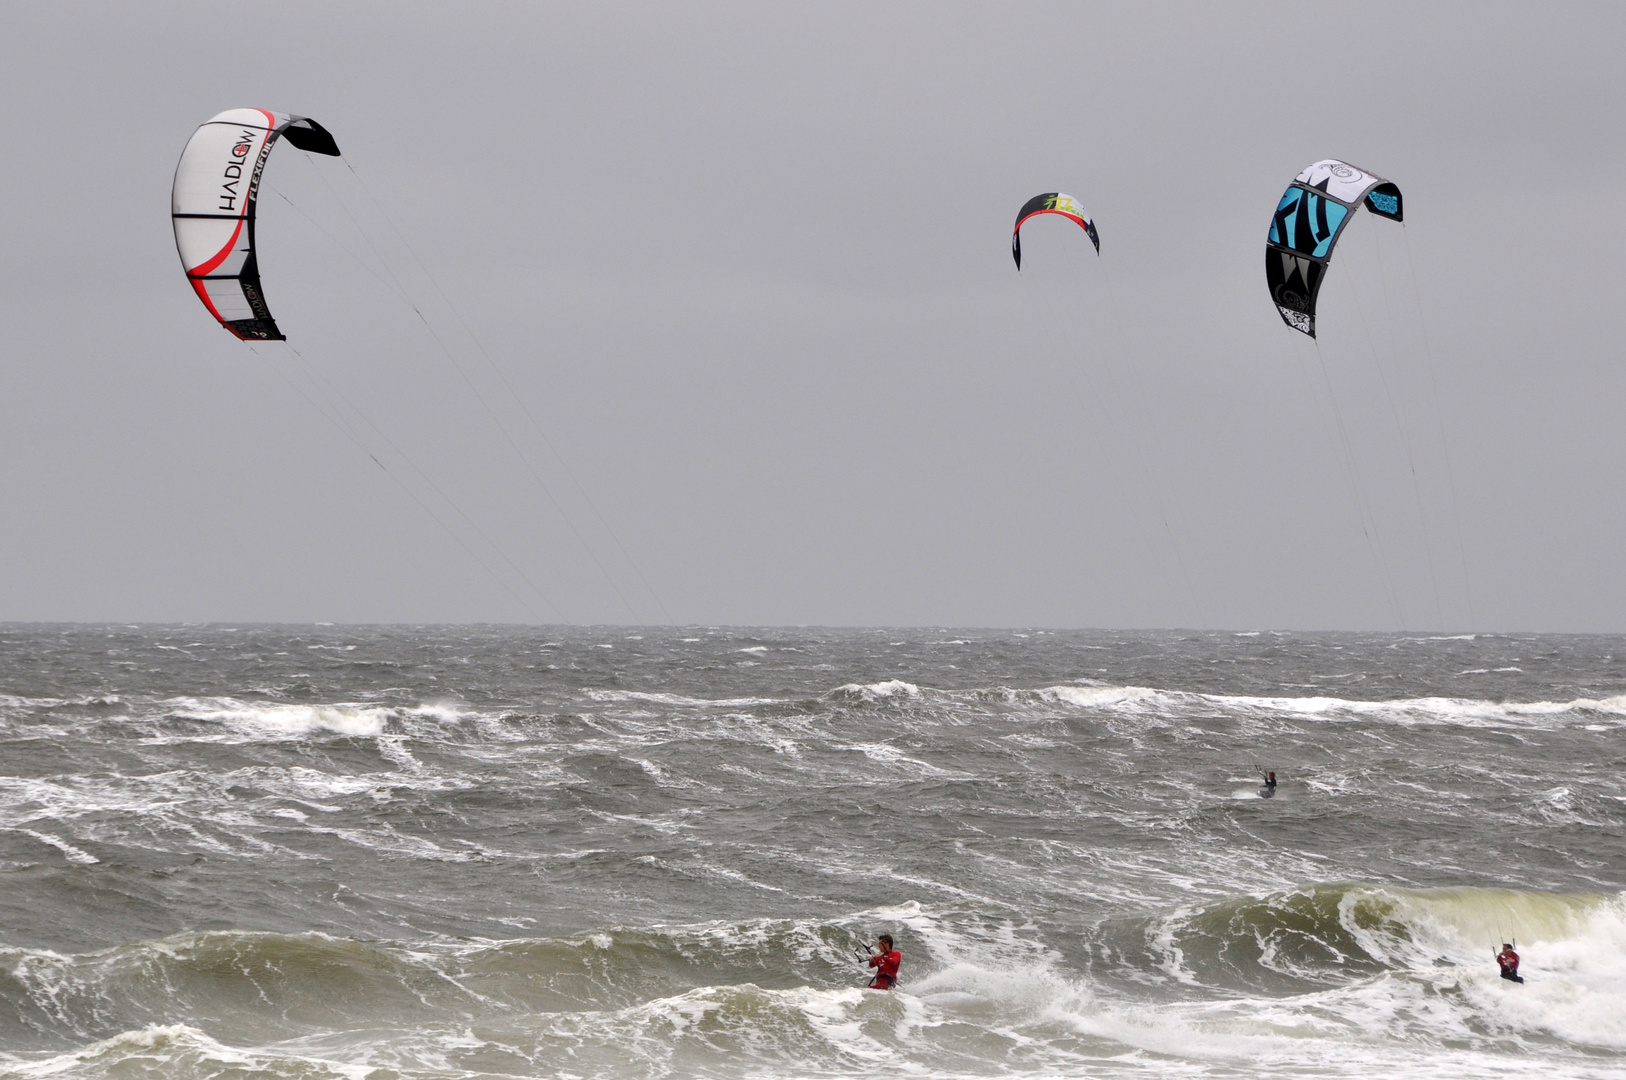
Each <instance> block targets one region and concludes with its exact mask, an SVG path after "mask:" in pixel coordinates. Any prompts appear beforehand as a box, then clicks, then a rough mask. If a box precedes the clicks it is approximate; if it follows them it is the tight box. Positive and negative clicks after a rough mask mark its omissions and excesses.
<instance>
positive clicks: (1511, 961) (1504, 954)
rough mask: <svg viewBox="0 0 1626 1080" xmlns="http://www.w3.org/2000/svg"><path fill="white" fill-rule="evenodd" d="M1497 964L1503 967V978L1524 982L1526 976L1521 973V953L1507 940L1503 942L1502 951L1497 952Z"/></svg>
mask: <svg viewBox="0 0 1626 1080" xmlns="http://www.w3.org/2000/svg"><path fill="white" fill-rule="evenodd" d="M1496 965H1497V966H1498V967H1500V968H1501V969H1502V978H1504V979H1506V980H1508V981H1509V982H1516V983H1522V982H1524V978H1523V977H1522V976H1520V974H1519V954H1518V953H1516V952H1514V951H1513V946H1512V945H1509V944H1508V943H1507V942H1505V941H1504V942H1503V943H1502V951H1501V952H1499V953H1497V954H1496Z"/></svg>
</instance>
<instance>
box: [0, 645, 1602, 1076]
mask: <svg viewBox="0 0 1626 1080" xmlns="http://www.w3.org/2000/svg"><path fill="white" fill-rule="evenodd" d="M1263 768H1271V769H1275V770H1276V771H1277V773H1278V775H1279V777H1280V780H1281V787H1280V790H1279V793H1278V794H1277V796H1276V797H1275V798H1273V799H1270V800H1264V799H1260V798H1259V797H1258V794H1257V788H1258V779H1257V771H1258V770H1260V769H1263ZM1623 770H1626V638H1613V637H1519V636H1498V635H1481V636H1461V637H1424V636H1409V637H1408V636H1393V635H1330V634H1271V633H1261V634H1255V635H1238V634H1192V633H1174V632H1169V633H1111V632H1041V631H1027V632H1011V631H987V632H969V631H941V630H882V631H869V630H862V631H823V630H741V629H715V628H713V629H707V628H690V629H686V630H670V629H660V630H654V629H650V630H638V629H516V628H497V627H490V628H446V627H391V628H355V627H256V626H240V627H227V626H208V627H172V626H171V627H125V626H20V625H10V626H0V1077H46V1076H51V1077H136V1076H165V1077H180V1078H192V1077H227V1076H230V1077H234V1078H236V1077H260V1076H264V1077H341V1076H342V1077H351V1078H361V1077H374V1078H378V1080H384V1078H386V1077H437V1078H439V1077H472V1076H558V1077H597V1076H603V1077H612V1076H613V1077H665V1076H678V1077H681V1076H722V1077H803V1076H808V1077H835V1076H854V1075H872V1074H875V1073H878V1072H889V1073H892V1074H898V1075H910V1076H922V1077H971V1076H995V1075H999V1076H1005V1075H1010V1076H1026V1075H1033V1076H1142V1075H1158V1076H1164V1075H1169V1076H1203V1077H1208V1076H1241V1075H1247V1076H1259V1075H1271V1076H1274V1075H1281V1076H1289V1075H1291V1076H1295V1077H1298V1076H1305V1075H1315V1076H1332V1077H1340V1076H1351V1077H1354V1076H1361V1077H1368V1076H1371V1075H1375V1074H1388V1075H1405V1076H1453V1077H1458V1076H1470V1075H1471V1076H1499V1075H1513V1074H1518V1075H1520V1076H1524V1075H1527V1074H1529V1073H1531V1072H1532V1071H1539V1073H1540V1074H1541V1075H1542V1076H1544V1077H1620V1076H1621V1075H1623V1074H1626V893H1623V890H1626V843H1623V840H1626V772H1623ZM883 931H885V932H890V933H892V934H893V935H894V936H895V937H896V938H897V940H898V946H899V948H900V949H901V950H902V952H903V954H904V957H905V959H904V965H903V980H902V984H901V986H900V988H899V990H898V991H897V992H895V993H891V994H885V993H877V992H866V991H864V990H862V989H860V987H861V986H862V984H863V982H864V978H863V976H862V974H861V972H860V968H859V965H858V963H857V962H856V959H855V958H854V955H853V952H852V950H853V948H854V946H855V945H857V944H858V943H859V942H860V941H861V940H865V939H872V938H873V935H874V934H875V933H878V932H883ZM1514 935H1516V936H1517V938H1518V944H1519V948H1520V951H1521V953H1522V954H1523V956H1524V973H1525V974H1526V976H1527V980H1528V981H1527V982H1526V984H1525V985H1524V986H1512V985H1509V984H1506V983H1503V982H1502V981H1501V980H1499V979H1498V978H1497V977H1496V969H1495V967H1494V965H1493V964H1492V963H1491V960H1490V953H1491V950H1492V947H1493V945H1494V944H1496V943H1498V942H1499V941H1502V940H1507V939H1509V938H1511V937H1512V936H1514Z"/></svg>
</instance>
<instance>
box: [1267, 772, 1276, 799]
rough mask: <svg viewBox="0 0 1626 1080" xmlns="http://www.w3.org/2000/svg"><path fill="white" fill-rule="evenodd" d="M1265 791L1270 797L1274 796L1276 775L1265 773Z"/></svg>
mask: <svg viewBox="0 0 1626 1080" xmlns="http://www.w3.org/2000/svg"><path fill="white" fill-rule="evenodd" d="M1265 789H1266V790H1267V791H1269V792H1270V793H1271V794H1272V795H1274V794H1276V774H1275V773H1274V772H1266V773H1265Z"/></svg>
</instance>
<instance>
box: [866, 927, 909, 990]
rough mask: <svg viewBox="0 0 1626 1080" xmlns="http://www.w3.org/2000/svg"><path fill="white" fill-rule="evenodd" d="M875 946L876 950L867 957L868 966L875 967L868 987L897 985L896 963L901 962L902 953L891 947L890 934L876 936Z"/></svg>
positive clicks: (879, 987) (881, 987) (885, 988)
mask: <svg viewBox="0 0 1626 1080" xmlns="http://www.w3.org/2000/svg"><path fill="white" fill-rule="evenodd" d="M875 948H876V950H877V952H876V953H875V955H873V956H871V957H870V958H869V966H870V967H872V968H874V969H875V978H873V979H871V980H870V984H869V989H871V990H890V989H892V988H893V987H894V986H896V985H898V965H899V964H901V963H903V954H902V953H900V952H899V951H898V950H896V949H894V948H893V947H892V935H891V934H882V935H881V936H880V937H878V938H876V939H875Z"/></svg>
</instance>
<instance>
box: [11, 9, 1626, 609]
mask: <svg viewBox="0 0 1626 1080" xmlns="http://www.w3.org/2000/svg"><path fill="white" fill-rule="evenodd" d="M1623 28H1626V12H1623V11H1622V9H1621V8H1619V7H1618V6H1615V5H1595V6H1583V5H1567V6H1566V5H1545V6H1542V7H1540V8H1534V7H1501V6H1490V5H1483V4H1473V5H1435V6H1429V7H1423V8H1419V7H1417V6H1414V5H1358V6H1356V5H1347V6H1331V5H1326V6H1320V5H1318V6H1310V7H1307V6H1304V5H1301V4H1282V5H1252V6H1248V7H1246V8H1243V9H1241V10H1227V9H1224V8H1220V7H1218V6H1211V5H1200V4H1197V5H1161V6H1158V5H1146V4H1135V5H1126V6H1121V7H1099V8H1083V7H1079V6H1073V5H1059V6H1017V5H999V6H992V5H990V6H964V7H963V6H945V5H935V4H934V5H879V6H878V5H869V4H864V5H852V6H836V5H829V4H820V5H807V6H800V7H784V6H772V7H769V6H764V5H721V4H712V5H689V6H672V5H650V6H616V5H581V6H574V7H543V6H535V5H514V6H506V5H503V6H492V5H488V6H471V5H458V6H444V7H443V6H406V5H398V4H388V5H378V6H364V5H332V4H312V5H279V4H265V5H254V6H235V5H234V6H223V5H196V6H187V5H178V4H150V5H140V6H134V5H132V6H121V7H114V6H75V5H68V4H52V5H32V6H24V5H20V4H11V5H7V6H5V7H4V8H3V9H0V88H3V92H4V100H5V102H6V106H7V107H6V110H5V145H6V151H5V154H4V158H3V162H4V164H3V166H0V201H3V204H4V206H5V207H6V209H5V212H4V214H3V215H0V230H3V231H0V355H3V357H4V392H3V394H0V499H3V504H4V511H3V514H0V618H3V619H30V620H31V619H47V620H49V619H65V620H87V619H88V620H94V619H120V620H137V619H140V620H318V619H327V620H337V621H401V620H407V621H462V620H494V621H502V620H526V619H532V618H537V619H544V620H555V619H563V620H568V621H595V622H635V621H665V620H667V619H673V620H678V621H683V622H690V621H695V622H737V623H740V622H747V623H832V624H856V623H895V624H919V623H950V624H979V625H987V624H1049V625H1069V626H1077V625H1107V626H1167V625H1182V626H1194V625H1206V626H1213V627H1253V626H1273V627H1302V628H1319V627H1332V628H1364V627H1378V628H1385V627H1387V628H1399V627H1402V626H1404V627H1407V628H1412V629H1417V628H1440V629H1447V628H1449V629H1496V628H1517V629H1527V630H1560V629H1562V630H1621V629H1626V620H1623V615H1622V612H1626V572H1623V570H1622V564H1621V558H1620V546H1621V538H1622V536H1626V511H1623V498H1622V494H1621V492H1622V490H1623V486H1626V485H1623V480H1626V433H1623V431H1622V428H1621V425H1620V424H1619V423H1618V420H1617V418H1618V416H1619V414H1620V411H1621V408H1620V403H1621V402H1622V401H1623V400H1626V375H1623V374H1622V364H1621V359H1622V355H1621V354H1622V344H1623V342H1626V333H1623V331H1626V309H1623V306H1622V305H1621V303H1620V300H1619V298H1620V296H1621V292H1622V284H1623V283H1626V273H1623V271H1626V267H1623V265H1622V254H1621V253H1622V248H1623V244H1622V241H1623V239H1626V196H1623V191H1622V182H1621V181H1622V176H1623V175H1626V173H1623V168H1622V166H1623V161H1622V158H1623V154H1626V149H1623V147H1626V140H1623V139H1622V134H1623V132H1622V127H1623V122H1622V119H1621V110H1620V105H1621V102H1622V100H1623V99H1626V95H1623V93H1622V90H1623V85H1622V83H1623V75H1622V65H1621V64H1620V62H1619V57H1620V55H1621V47H1622V45H1623V43H1626V41H1623V39H1626V34H1623ZM236 106H258V107H264V108H273V109H280V110H285V111H291V112H296V113H302V114H307V115H310V116H313V117H315V118H316V119H318V120H319V121H321V122H322V123H323V124H324V125H326V126H327V127H328V128H329V129H330V130H332V131H333V132H334V134H335V135H336V136H337V139H338V142H339V145H340V147H341V149H342V150H343V151H344V153H345V157H344V158H343V159H341V160H340V161H329V160H321V161H318V162H317V163H315V165H313V164H312V163H311V162H308V161H306V160H304V155H302V154H300V153H298V152H297V151H294V150H293V149H292V148H290V147H288V146H281V147H279V148H278V150H277V151H276V152H274V153H273V155H272V158H271V161H270V164H269V167H268V168H267V171H266V187H265V188H264V189H262V192H261V198H260V211H261V213H260V237H261V263H262V271H263V273H264V280H265V288H266V293H267V296H268V298H269V301H270V304H271V309H272V311H273V313H274V314H275V315H276V316H277V318H278V320H279V322H280V323H281V325H282V327H283V329H284V331H285V332H286V333H287V334H288V335H289V338H290V342H289V345H291V346H292V347H293V348H297V349H298V350H299V352H300V355H299V356H297V357H295V356H293V355H292V354H291V353H290V352H289V345H264V346H258V347H257V349H258V353H253V352H250V351H249V350H248V348H247V347H246V346H245V345H243V344H241V343H238V342H236V341H234V340H232V339H231V338H229V337H228V336H227V335H226V334H225V332H224V331H222V330H220V329H219V328H218V327H217V326H216V325H215V324H214V323H213V321H212V320H211V319H210V318H209V317H208V315H207V313H206V312H205V311H203V309H202V308H201V306H200V305H199V304H198V302H197V300H196V299H195V298H194V297H193V296H192V295H191V292H190V290H189V289H188V288H187V287H186V284H185V282H184V280H183V278H182V275H181V273H180V267H179V266H178V261H177V259H176V257H175V252H174V245H173V242H172V239H171V235H170V224H169V220H168V216H167V204H168V197H169V185H170V180H171V176H172V172H173V168H174V163H175V159H176V158H177V156H178V155H179V152H180V149H181V147H182V145H184V143H185V141H186V139H187V137H188V136H189V135H190V133H191V131H192V129H193V128H194V127H195V126H196V125H197V124H198V123H200V122H201V121H203V120H205V119H207V118H208V117H209V116H211V115H212V114H214V113H215V112H217V111H219V110H221V109H224V108H230V107H236ZM1326 156H1336V157H1342V158H1346V159H1348V160H1350V161H1353V162H1355V163H1356V164H1358V165H1361V166H1363V167H1365V168H1368V169H1371V170H1373V171H1375V172H1378V173H1380V174H1382V175H1384V176H1386V177H1389V178H1391V179H1393V180H1395V181H1396V182H1397V183H1399V185H1400V186H1401V188H1402V190H1403V191H1404V192H1405V197H1406V211H1407V224H1406V225H1405V227H1404V232H1403V233H1402V230H1401V229H1400V228H1398V227H1396V226H1393V225H1392V224H1390V223H1387V222H1381V221H1378V220H1376V219H1372V218H1370V217H1369V216H1368V215H1364V214H1363V215H1362V216H1361V219H1360V220H1358V221H1357V222H1355V224H1354V225H1353V226H1352V227H1351V229H1350V230H1349V232H1348V234H1347V235H1346V237H1345V239H1344V241H1343V242H1342V243H1341V245H1340V247H1339V249H1338V252H1337V254H1336V256H1335V258H1334V262H1333V270H1332V275H1331V278H1330V279H1329V282H1328V284H1327V286H1326V287H1325V289H1324V290H1323V293H1322V299H1321V331H1322V338H1321V347H1320V352H1319V353H1318V352H1317V349H1316V347H1315V346H1314V345H1312V344H1311V343H1310V342H1309V341H1308V340H1307V339H1303V338H1301V337H1300V336H1299V335H1296V334H1294V333H1293V332H1291V331H1289V330H1287V329H1286V328H1285V327H1283V326H1282V325H1281V322H1280V320H1279V319H1278V318H1277V316H1276V314H1275V312H1274V310H1273V309H1272V308H1271V305H1270V303H1269V300H1268V297H1267V296H1266V294H1265V288H1264V283H1263V273H1262V265H1261V263H1262V257H1261V253H1262V249H1263V240H1264V233H1265V228H1266V226H1267V224H1268V219H1269V216H1270V212H1271V210H1272V208H1273V207H1274V204H1275V200H1276V198H1277V196H1278V195H1279V194H1280V192H1281V189H1282V188H1283V187H1284V186H1285V185H1286V183H1287V181H1288V180H1289V179H1290V178H1291V177H1292V176H1293V174H1294V173H1295V172H1297V171H1298V169H1300V168H1301V167H1302V166H1304V165H1305V164H1307V163H1309V162H1311V161H1313V160H1316V159H1318V158H1321V157H1326ZM346 163H348V164H351V165H354V167H355V169H356V170H357V172H358V173H359V174H360V180H359V181H358V179H357V177H356V176H353V175H351V174H350V173H349V172H348V171H347V169H346V167H345V166H346ZM363 183H364V184H365V187H363V186H362V184H363ZM1058 189H1059V190H1061V191H1065V192H1068V193H1070V194H1073V195H1075V196H1077V197H1078V198H1079V199H1080V200H1081V201H1082V202H1083V203H1084V205H1085V206H1086V207H1087V208H1088V209H1089V210H1090V211H1091V213H1092V214H1093V215H1094V217H1095V220H1096V222H1097V224H1098V225H1099V227H1100V231H1101V237H1102V249H1101V256H1100V258H1099V260H1096V259H1095V258H1094V256H1093V255H1091V256H1090V257H1089V258H1085V257H1084V255H1083V249H1084V244H1083V237H1082V234H1079V235H1077V236H1076V237H1073V236H1068V235H1066V234H1065V233H1064V232H1063V230H1062V223H1061V222H1060V220H1059V219H1054V218H1052V219H1047V220H1045V221H1043V222H1042V223H1040V224H1039V225H1038V227H1031V228H1030V230H1029V231H1028V232H1026V233H1025V234H1024V248H1025V251H1024V256H1025V258H1024V269H1023V271H1022V273H1021V275H1020V276H1018V274H1017V273H1016V271H1015V270H1014V268H1013V267H1012V265H1011V260H1010V255H1009V231H1008V230H1009V228H1010V222H1011V219H1012V217H1013V215H1014V213H1015V210H1016V208H1017V207H1018V206H1019V205H1020V204H1021V203H1022V201H1023V200H1025V199H1026V198H1028V197H1029V196H1030V195H1032V194H1034V193H1035V192H1039V191H1050V190H1058ZM369 193H370V194H369ZM372 198H376V202H370V201H369V200H370V199H372ZM384 215H387V220H386V217H385V216H384ZM391 221H393V222H394V223H395V225H396V226H398V227H399V230H400V232H399V234H398V233H397V232H395V231H394V230H393V229H392V228H391V225H390V222H391ZM358 224H359V226H360V227H361V228H363V229H364V230H365V235H364V234H363V233H362V232H358V231H356V229H357V225H358ZM403 235H404V236H405V238H406V239H407V240H408V241H410V244H411V246H412V248H413V249H414V250H413V251H408V250H407V249H406V248H405V247H404V246H403V245H402V243H401V237H402V236H403ZM375 248H376V250H375ZM1408 255H1409V258H1410V263H1408ZM420 259H421V262H422V267H420V266H419V263H418V260H420ZM1411 265H1415V267H1416V288H1415V289H1414V286H1413V278H1412V276H1411V273H1410V269H1409V266H1411ZM423 268H427V271H428V272H429V273H431V274H432V275H433V281H431V280H430V279H429V277H427V276H426V275H425V272H424V270H423ZM437 286H438V287H437ZM442 290H443V291H444V297H443V296H442V295H441V293H442ZM401 292H404V293H405V294H406V296H407V298H408V299H410V300H411V301H412V302H413V303H415V304H416V305H417V306H418V307H419V309H420V310H422V311H423V313H424V316H425V319H426V320H427V321H428V326H426V325H425V324H424V322H420V321H419V320H418V317H417V316H416V315H414V314H413V311H412V309H411V307H410V306H408V304H407V303H406V302H405V301H403V300H402V299H401V298H400V296H398V295H397V294H398V293H401ZM460 319H461V321H460ZM463 322H466V323H467V326H468V328H469V329H472V331H473V332H474V334H475V335H476V336H477V337H478V339H479V341H480V342H481V343H482V345H483V347H484V350H485V352H483V353H482V352H481V350H480V348H479V347H477V346H475V345H473V344H472V343H471V340H470V338H469V336H468V334H467V333H466V332H465V330H464V327H463ZM443 346H444V347H443ZM488 357H489V361H488V359H487V358H488ZM493 364H494V365H495V367H493ZM1323 365H1324V366H1325V372H1326V373H1325V375H1323ZM499 371H500V374H499ZM317 380H319V381H317ZM510 387H511V388H512V392H510ZM1329 388H1330V391H1331V393H1330V396H1329ZM1335 409H1336V411H1335ZM323 410H326V411H327V413H328V414H329V415H331V416H333V417H334V418H335V419H338V420H339V421H340V422H341V424H342V425H343V427H344V430H341V428H340V427H339V426H336V425H335V423H333V422H332V421H330V420H329V419H328V418H327V417H326V416H324V414H323ZM351 410H355V411H351ZM359 414H364V415H365V416H366V417H367V419H366V420H365V421H363V420H360V419H358V418H357V417H358V415H359ZM533 419H534V420H535V421H536V422H537V424H539V425H540V428H541V429H542V430H543V431H545V432H546V435H547V438H548V439H549V440H551V442H552V445H553V446H554V447H555V448H557V451H558V458H555V457H554V456H553V455H552V454H551V453H550V452H549V450H548V449H547V447H546V446H545V445H544V443H543V441H542V439H541V437H540V436H539V435H538V432H537V427H536V426H533V425H532V423H531V421H532V420H533ZM345 431H348V432H349V433H350V434H349V435H346V434H345ZM369 454H371V455H372V456H373V457H376V458H377V459H378V462H379V463H377V464H375V462H374V460H372V459H371V458H370V457H369ZM559 458H562V459H563V461H564V462H566V463H567V464H568V468H569V470H570V471H569V473H567V472H566V471H565V468H564V467H563V466H561V465H560V463H559V460H558V459H559ZM380 465H382V466H383V467H382V468H381V467H380ZM572 475H573V476H574V480H572ZM577 481H579V484H580V488H579V489H578V487H577V485H576V482H577ZM544 487H545V488H546V491H544ZM584 493H585V494H584ZM589 497H590V499H591V503H592V505H589V504H588V501H587V499H588V498H589ZM595 507H596V512H595ZM623 548H624V549H625V550H624V551H623Z"/></svg>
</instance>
